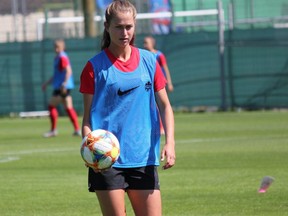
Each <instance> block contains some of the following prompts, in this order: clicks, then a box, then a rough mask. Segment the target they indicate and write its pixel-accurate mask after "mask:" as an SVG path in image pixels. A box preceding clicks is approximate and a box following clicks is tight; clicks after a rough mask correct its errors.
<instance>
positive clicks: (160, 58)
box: [158, 53, 167, 67]
mask: <svg viewBox="0 0 288 216" xmlns="http://www.w3.org/2000/svg"><path fill="white" fill-rule="evenodd" d="M158 61H159V64H160V66H161V67H163V66H164V65H166V64H167V62H166V57H165V55H164V54H163V53H161V54H160V55H159V57H158Z"/></svg>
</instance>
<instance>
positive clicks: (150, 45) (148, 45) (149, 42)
mask: <svg viewBox="0 0 288 216" xmlns="http://www.w3.org/2000/svg"><path fill="white" fill-rule="evenodd" d="M143 46H144V48H145V49H147V50H149V51H150V52H153V53H155V54H156V58H157V61H158V63H159V64H160V66H161V68H162V71H163V73H164V75H165V77H166V79H167V90H168V91H169V92H172V91H173V89H174V87H173V84H172V79H171V74H170V71H169V68H168V65H167V61H166V57H165V55H164V54H163V53H162V52H161V51H160V50H157V49H156V48H155V46H156V41H155V39H154V38H153V37H152V36H147V37H145V38H144V42H143Z"/></svg>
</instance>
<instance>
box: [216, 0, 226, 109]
mask: <svg viewBox="0 0 288 216" xmlns="http://www.w3.org/2000/svg"><path fill="white" fill-rule="evenodd" d="M217 8H218V29H219V41H218V52H219V65H220V83H221V110H223V111H226V109H227V105H226V85H225V82H226V81H225V65H224V49H225V41H224V30H225V19H224V10H223V6H222V1H221V0H218V2H217Z"/></svg>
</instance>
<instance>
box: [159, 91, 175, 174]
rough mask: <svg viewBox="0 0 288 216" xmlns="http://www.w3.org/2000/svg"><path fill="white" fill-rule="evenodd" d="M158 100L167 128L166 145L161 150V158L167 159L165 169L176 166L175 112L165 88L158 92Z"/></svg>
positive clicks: (165, 127)
mask: <svg viewBox="0 0 288 216" xmlns="http://www.w3.org/2000/svg"><path fill="white" fill-rule="evenodd" d="M156 102H157V106H158V109H159V111H160V116H161V120H162V122H163V126H164V130H165V145H164V147H163V149H162V152H161V160H162V161H163V160H165V159H166V162H165V164H164V166H163V169H168V168H171V167H172V166H174V164H175V159H176V154H175V139H174V114H173V110H172V107H171V105H170V102H169V99H168V96H167V92H166V89H165V88H163V89H161V90H160V91H158V92H156Z"/></svg>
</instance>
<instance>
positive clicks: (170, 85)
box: [163, 64, 174, 92]
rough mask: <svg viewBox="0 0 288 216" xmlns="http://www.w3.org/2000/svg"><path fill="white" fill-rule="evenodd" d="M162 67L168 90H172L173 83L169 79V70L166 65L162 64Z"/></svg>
mask: <svg viewBox="0 0 288 216" xmlns="http://www.w3.org/2000/svg"><path fill="white" fill-rule="evenodd" d="M163 68H164V70H165V73H166V78H167V88H168V91H169V92H172V91H173V90H174V87H173V83H172V79H171V75H170V71H169V68H168V65H167V64H164V65H163Z"/></svg>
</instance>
